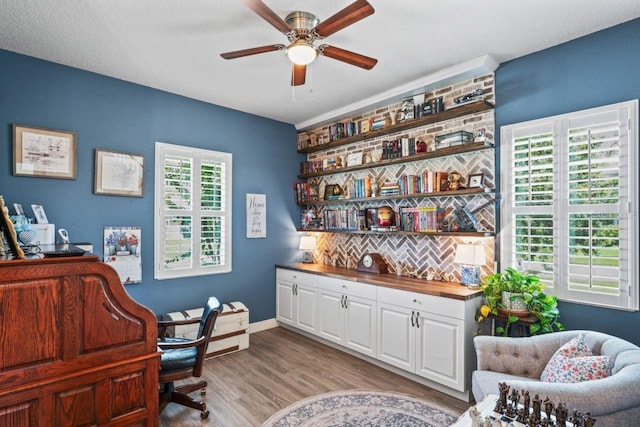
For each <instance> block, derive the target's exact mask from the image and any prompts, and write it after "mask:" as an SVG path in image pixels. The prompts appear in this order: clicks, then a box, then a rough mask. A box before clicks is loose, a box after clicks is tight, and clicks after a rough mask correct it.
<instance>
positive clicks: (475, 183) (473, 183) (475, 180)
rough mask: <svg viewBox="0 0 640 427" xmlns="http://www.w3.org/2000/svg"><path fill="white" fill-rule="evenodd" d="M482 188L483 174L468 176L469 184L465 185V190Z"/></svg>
mask: <svg viewBox="0 0 640 427" xmlns="http://www.w3.org/2000/svg"><path fill="white" fill-rule="evenodd" d="M482 187H484V174H483V173H477V174H474V175H469V182H468V184H467V188H482Z"/></svg>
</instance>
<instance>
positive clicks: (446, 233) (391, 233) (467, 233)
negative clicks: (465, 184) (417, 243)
mask: <svg viewBox="0 0 640 427" xmlns="http://www.w3.org/2000/svg"><path fill="white" fill-rule="evenodd" d="M297 231H300V232H305V233H342V234H378V235H385V236H408V235H411V236H433V237H437V236H456V237H491V236H493V235H494V233H493V232H490V231H432V232H427V231H369V230H316V229H307V228H298V229H297Z"/></svg>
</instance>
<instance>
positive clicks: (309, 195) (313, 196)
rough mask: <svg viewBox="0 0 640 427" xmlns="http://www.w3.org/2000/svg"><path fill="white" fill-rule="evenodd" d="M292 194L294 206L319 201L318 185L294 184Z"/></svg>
mask: <svg viewBox="0 0 640 427" xmlns="http://www.w3.org/2000/svg"><path fill="white" fill-rule="evenodd" d="M293 192H294V195H295V200H296V204H298V205H303V204H305V203H310V202H317V201H318V200H319V194H318V184H310V183H308V182H294V183H293Z"/></svg>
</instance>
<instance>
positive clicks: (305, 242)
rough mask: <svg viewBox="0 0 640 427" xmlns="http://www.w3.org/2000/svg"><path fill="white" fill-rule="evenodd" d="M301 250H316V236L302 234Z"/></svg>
mask: <svg viewBox="0 0 640 427" xmlns="http://www.w3.org/2000/svg"><path fill="white" fill-rule="evenodd" d="M299 249H300V250H301V251H314V250H315V249H316V238H315V237H313V236H302V237H301V238H300V248H299Z"/></svg>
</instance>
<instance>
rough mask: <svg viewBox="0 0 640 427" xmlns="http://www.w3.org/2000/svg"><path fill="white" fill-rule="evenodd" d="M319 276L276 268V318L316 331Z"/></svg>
mask: <svg viewBox="0 0 640 427" xmlns="http://www.w3.org/2000/svg"><path fill="white" fill-rule="evenodd" d="M317 283H318V276H317V275H315V274H308V273H300V272H297V271H292V270H284V269H276V319H277V320H278V321H280V322H283V323H287V324H289V325H291V326H295V327H297V328H300V329H301V330H304V331H307V332H311V333H316V326H317V319H318V316H317V311H316V308H317V302H316V298H317V295H318V288H317Z"/></svg>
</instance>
